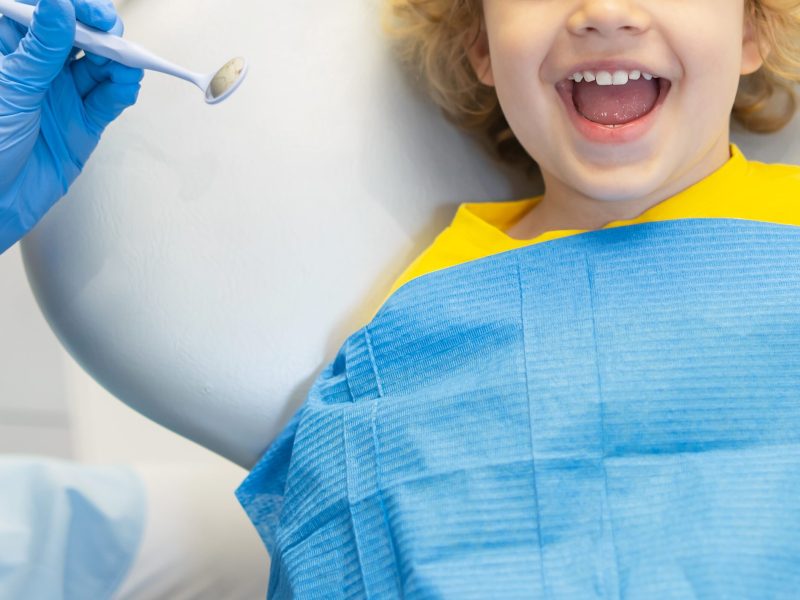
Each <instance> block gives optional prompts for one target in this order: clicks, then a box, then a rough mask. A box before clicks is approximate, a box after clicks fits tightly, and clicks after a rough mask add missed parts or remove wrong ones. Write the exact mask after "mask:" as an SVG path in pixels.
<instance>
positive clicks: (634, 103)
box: [556, 77, 672, 128]
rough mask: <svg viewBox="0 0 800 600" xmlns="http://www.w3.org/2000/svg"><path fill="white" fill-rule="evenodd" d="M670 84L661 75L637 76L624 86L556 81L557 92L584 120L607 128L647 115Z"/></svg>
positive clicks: (567, 80)
mask: <svg viewBox="0 0 800 600" xmlns="http://www.w3.org/2000/svg"><path fill="white" fill-rule="evenodd" d="M671 87H672V83H671V82H670V81H669V80H668V79H666V78H662V77H654V78H652V80H645V79H643V78H642V79H639V80H635V81H628V82H627V83H625V84H623V85H598V84H597V83H592V82H588V81H587V82H577V83H576V82H575V81H573V80H571V79H565V80H562V81H560V82H559V83H557V84H556V89H557V91H558V92H559V95H560V96H561V97H562V99H564V101H565V102H566V101H567V99H569V101H570V103H571V104H572V107H574V109H575V111H576V112H577V113H578V114H579V115H580V116H581V117H582V118H583V119H586V120H587V121H589V122H591V123H594V124H597V125H603V126H606V127H609V128H615V127H622V126H623V125H627V124H628V123H632V122H634V121H637V120H639V119H641V118H643V117H645V116H647V115H648V114H650V113H651V112H652V111H653V110H654V109H655V108H656V107H657V106H659V105H660V104H661V103H663V101H664V99H665V98H666V95H667V93H668V92H669V90H670V88H671Z"/></svg>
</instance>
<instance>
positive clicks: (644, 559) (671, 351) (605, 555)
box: [237, 219, 800, 600]
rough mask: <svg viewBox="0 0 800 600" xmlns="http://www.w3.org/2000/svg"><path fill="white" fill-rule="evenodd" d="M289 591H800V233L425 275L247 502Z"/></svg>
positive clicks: (401, 295) (658, 229)
mask: <svg viewBox="0 0 800 600" xmlns="http://www.w3.org/2000/svg"><path fill="white" fill-rule="evenodd" d="M237 494H238V497H239V499H240V501H241V502H242V504H243V506H244V507H245V509H246V510H247V512H248V514H249V515H250V518H251V519H252V521H253V523H254V524H255V525H256V527H257V528H258V530H259V532H260V534H261V536H262V538H263V539H264V542H265V543H266V545H267V548H268V550H269V552H270V554H271V557H272V566H271V576H270V584H269V597H270V598H302V599H309V598H326V599H334V598H381V599H383V598H387V599H388V598H414V599H416V598H454V599H469V598H476V599H477V598H481V599H485V598H504V599H517V598H519V599H523V598H524V599H526V600H529V599H531V598H576V599H587V598H642V599H655V598H658V599H668V598H681V599H683V598H687V599H689V598H692V599H693V598H713V599H718V598H758V599H762V598H771V599H775V598H787V599H788V598H792V599H796V598H798V597H800V228H799V227H795V226H788V225H778V224H771V223H762V222H755V221H747V220H742V219H683V220H674V221H662V222H651V223H643V224H637V225H631V226H625V227H618V228H611V229H605V230H597V231H591V232H586V233H582V234H579V235H574V236H569V237H566V238H561V239H557V240H552V241H549V242H545V243H541V244H536V245H533V246H527V247H524V248H520V249H517V250H512V251H509V252H504V253H502V254H496V255H493V256H489V257H486V258H483V259H480V260H475V261H472V262H468V263H465V264H461V265H458V266H455V267H450V268H447V269H444V270H441V271H436V272H433V273H430V274H427V275H424V276H422V277H419V278H417V279H414V280H412V281H410V282H409V283H407V284H406V285H404V286H403V287H401V288H400V289H399V290H398V291H397V292H396V293H395V294H393V295H392V296H391V297H390V298H389V300H388V301H387V302H386V304H385V305H384V306H383V307H382V308H381V310H380V311H379V313H378V314H377V315H376V316H375V318H374V319H373V320H372V321H371V322H370V323H369V324H368V325H366V326H365V327H363V328H362V329H360V330H359V331H357V332H355V333H354V334H353V335H351V336H350V337H349V338H348V339H347V341H346V342H345V343H344V345H343V346H342V348H341V350H340V352H339V353H338V355H337V356H336V358H335V360H333V361H332V362H331V363H330V364H329V365H328V366H327V368H326V369H325V370H324V372H323V373H322V374H321V375H320V376H319V378H318V379H317V381H316V382H315V384H314V386H313V388H312V389H311V391H310V393H309V396H308V399H307V400H306V402H305V404H304V405H303V406H302V407H301V409H300V410H299V411H298V412H297V414H296V415H295V416H294V418H293V420H292V421H291V422H290V423H289V425H288V426H287V427H286V429H285V430H284V431H283V433H282V434H281V435H280V437H279V438H278V439H277V440H276V441H275V442H274V443H273V445H272V446H271V447H270V449H269V450H268V451H267V453H266V454H265V455H264V457H263V459H262V460H261V461H260V462H259V464H258V465H257V466H256V467H255V469H254V470H253V471H252V473H251V474H250V475H249V477H248V478H247V479H246V480H245V482H244V483H243V484H242V486H241V487H240V488H239V490H238V491H237Z"/></svg>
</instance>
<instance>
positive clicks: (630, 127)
mask: <svg viewBox="0 0 800 600" xmlns="http://www.w3.org/2000/svg"><path fill="white" fill-rule="evenodd" d="M658 82H659V94H658V99H657V100H656V103H655V106H653V108H652V110H651V111H650V112H649V113H647V114H646V115H644V116H643V117H639V118H638V119H636V120H634V121H630V122H629V123H625V124H623V125H614V126H612V125H601V124H600V123H595V122H593V121H590V120H589V119H587V118H586V117H584V116H583V115H581V114H580V113H579V112H578V110H577V109H576V108H575V103H574V102H573V101H572V86H573V85H574V82H573V81H571V80H568V81H561V82H559V83H558V84H556V91H558V95H559V96H560V97H561V100H562V101H563V103H564V106H566V109H567V114H569V118H570V121H572V123H573V125H575V128H576V129H577V130H578V131H579V132H580V133H581V135H583V137H585V138H586V139H588V140H589V141H591V142H595V143H598V144H624V143H628V142H633V141H636V140H638V139H639V138H640V137H642V136H644V135H645V134H646V133H647V132H648V131H650V129H651V128H652V127H653V125H654V124H655V122H656V119H657V118H658V113H659V112H661V105H662V104H664V100H665V99H666V97H667V94H668V93H669V90H670V88H671V87H672V83H671V82H670V81H669V80H667V79H664V78H659V80H658Z"/></svg>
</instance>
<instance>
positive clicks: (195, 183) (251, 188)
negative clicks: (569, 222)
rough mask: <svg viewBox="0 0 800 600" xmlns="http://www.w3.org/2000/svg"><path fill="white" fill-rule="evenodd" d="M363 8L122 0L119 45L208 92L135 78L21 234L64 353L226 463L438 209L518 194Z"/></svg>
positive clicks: (362, 317) (439, 216)
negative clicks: (130, 96) (71, 177)
mask: <svg viewBox="0 0 800 600" xmlns="http://www.w3.org/2000/svg"><path fill="white" fill-rule="evenodd" d="M379 1H380V0H358V1H356V2H349V3H344V4H342V3H334V2H328V3H326V2H316V1H314V2H312V1H309V0H294V1H293V2H288V3H286V2H284V3H276V2H256V1H253V0H247V1H241V2H235V3H228V2H201V3H198V2H197V1H196V0H171V1H170V2H161V1H156V0H132V1H129V2H127V3H126V4H125V5H124V6H123V7H122V15H123V18H124V20H125V23H126V34H125V35H126V37H127V38H129V39H131V40H134V41H136V42H137V43H140V44H142V45H144V46H146V47H148V48H150V49H152V50H153V51H155V52H157V53H160V54H161V55H163V56H164V57H167V58H169V59H170V60H172V61H173V62H176V63H178V64H181V65H185V66H187V67H190V68H192V69H194V70H197V71H203V72H207V71H212V70H214V69H216V68H217V67H219V66H221V65H222V64H223V63H224V62H225V61H226V60H227V59H229V58H231V57H232V56H235V55H242V56H245V57H247V58H248V59H249V61H250V72H249V75H248V79H247V80H246V81H245V82H244V84H243V85H242V87H241V88H240V89H239V90H238V91H237V92H236V93H235V94H234V95H233V96H232V97H231V98H230V99H228V100H227V101H225V102H224V103H223V104H220V105H217V106H208V105H206V104H205V103H204V101H203V97H202V93H201V92H200V90H198V89H196V88H194V87H193V86H192V85H191V84H188V83H186V82H182V81H179V80H177V79H173V78H168V77H166V76H164V75H161V74H158V73H148V74H147V76H146V78H145V80H144V85H143V88H142V91H141V94H140V100H139V102H138V104H137V105H136V106H135V107H133V108H131V109H129V111H128V112H126V113H125V114H124V115H123V116H122V118H121V119H120V120H119V121H118V122H116V123H114V124H113V125H112V126H111V127H110V129H109V131H108V132H107V133H106V134H105V135H104V138H103V140H102V142H101V144H100V146H99V147H98V149H97V151H96V153H95V155H94V156H93V157H92V159H91V160H90V161H89V163H88V165H87V168H86V170H85V172H84V173H83V175H82V176H81V177H80V178H79V180H78V181H77V182H76V184H75V185H74V186H73V189H72V190H71V191H70V193H69V195H68V197H67V198H65V199H64V200H62V201H61V202H60V203H59V204H58V205H57V206H56V207H55V208H54V209H53V210H52V211H51V212H50V213H49V214H48V215H47V217H46V218H45V219H44V220H43V222H42V223H41V224H40V225H39V227H38V228H37V229H36V230H35V231H34V232H33V233H32V234H31V235H30V236H29V237H28V238H27V239H26V241H25V243H24V248H23V253H24V258H25V262H26V268H27V272H28V275H29V280H30V282H31V284H32V287H33V289H34V291H35V293H36V296H37V299H38V301H39V303H40V305H41V307H42V310H43V311H44V313H45V315H46V317H47V319H48V321H49V323H50V325H51V326H52V327H53V329H54V330H55V332H56V333H57V335H58V337H59V339H60V340H61V341H62V343H63V344H64V345H65V346H66V347H67V349H68V350H69V351H70V352H71V354H72V355H73V356H74V357H75V358H76V360H77V361H78V362H79V363H80V364H81V365H82V366H83V367H84V368H85V369H86V370H87V371H88V372H89V373H90V374H91V375H92V376H93V377H94V378H95V379H97V380H98V381H99V382H100V383H101V384H102V385H103V386H104V387H106V388H107V389H108V390H109V391H110V392H112V393H113V394H114V395H116V396H117V397H118V398H120V399H122V400H123V401H125V402H127V403H129V404H131V405H132V406H134V407H135V408H137V409H138V410H140V411H141V412H143V413H144V414H146V415H147V416H149V417H151V418H154V419H156V420H157V421H159V422H161V423H162V424H164V425H166V426H168V427H170V428H171V429H173V430H175V431H177V432H178V433H181V434H183V435H186V436H188V437H190V438H192V439H194V440H196V441H198V442H200V443H202V444H204V445H206V446H209V447H210V448H212V449H213V450H216V451H218V452H220V453H222V454H224V455H226V456H229V457H232V458H234V459H235V460H237V462H240V463H247V462H249V461H250V460H251V459H252V458H253V457H254V456H257V455H258V454H259V453H260V452H261V451H262V450H263V449H264V447H265V446H266V445H267V444H268V443H269V441H270V440H271V439H272V438H273V437H274V435H275V434H276V432H277V431H278V430H279V428H280V427H281V426H282V423H283V422H284V421H285V419H286V417H288V416H289V414H290V413H291V412H292V409H293V408H294V407H295V406H297V405H298V404H299V403H300V402H301V401H302V400H303V399H304V397H305V395H306V392H307V390H308V388H309V387H310V385H311V383H312V381H313V379H314V377H315V375H316V374H317V373H318V372H319V370H321V368H322V367H323V366H324V364H325V363H326V362H327V361H328V360H330V359H331V358H332V357H333V356H334V355H335V353H336V350H337V349H338V347H339V345H340V344H341V343H342V341H343V340H344V339H345V338H346V337H347V335H348V334H349V333H351V332H352V331H354V330H355V329H357V328H358V327H360V326H361V325H363V324H365V323H366V322H367V321H368V319H369V317H370V316H371V314H372V313H373V312H374V311H375V310H376V309H377V308H378V306H379V304H380V303H381V301H382V300H383V298H384V296H385V295H386V293H387V292H388V289H389V287H390V285H391V283H392V282H393V281H394V279H395V278H396V277H397V276H398V275H399V274H400V273H401V271H402V270H403V269H404V267H405V266H406V265H407V264H408V263H409V262H410V261H411V260H412V259H413V258H414V257H415V256H416V255H417V254H418V253H419V252H420V251H421V250H422V249H423V248H424V247H425V246H426V245H428V244H429V243H430V242H431V241H432V240H433V238H434V236H435V235H436V234H437V233H438V232H439V231H440V230H441V229H443V228H444V227H445V226H446V225H447V223H448V222H449V220H450V218H451V217H452V214H453V212H454V209H455V207H456V205H457V204H459V203H461V202H468V201H480V200H498V199H509V198H512V197H517V196H520V195H525V194H533V193H537V192H538V190H535V189H533V190H528V189H526V188H525V185H526V184H525V182H524V179H523V178H522V177H519V176H516V175H515V174H513V173H512V172H511V171H510V170H508V169H505V170H503V169H500V168H499V167H498V165H497V164H496V163H494V162H493V161H491V160H490V159H488V158H487V157H486V156H485V154H484V152H483V150H482V149H481V148H480V147H479V145H478V144H477V143H475V141H474V140H471V139H469V138H468V137H467V136H464V135H463V134H461V133H460V132H459V131H457V130H456V129H455V128H454V127H453V126H452V125H451V124H449V123H447V122H446V121H445V120H444V118H443V117H442V116H441V115H440V114H439V112H438V110H437V109H436V108H435V107H434V106H432V104H431V103H430V102H429V101H428V100H427V99H426V98H425V97H424V95H423V94H422V93H421V92H419V91H418V90H416V89H415V86H414V85H413V81H412V80H411V79H410V78H409V77H408V76H407V75H406V74H404V73H403V72H402V71H401V70H400V69H399V68H398V67H397V66H396V63H395V61H394V59H393V58H392V56H391V54H390V51H389V48H388V43H387V42H386V40H385V39H384V38H383V37H382V35H381V31H380V26H379V18H378V8H379Z"/></svg>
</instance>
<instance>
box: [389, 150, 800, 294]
mask: <svg viewBox="0 0 800 600" xmlns="http://www.w3.org/2000/svg"><path fill="white" fill-rule="evenodd" d="M730 154H731V157H730V159H729V160H728V162H726V163H725V164H724V165H722V167H720V168H719V169H717V170H716V171H714V172H713V173H712V174H711V175H709V176H708V177H706V178H705V179H702V180H701V181H698V182H697V183H696V184H694V185H693V186H691V187H689V188H687V189H685V190H683V191H682V192H680V193H678V194H677V195H675V196H672V197H671V198H668V199H666V200H663V201H662V202H660V203H658V204H656V205H654V206H651V207H650V208H649V209H647V210H646V211H645V212H643V213H642V214H641V215H639V216H638V217H636V218H635V219H630V220H625V221H612V222H610V223H607V224H606V225H604V226H603V227H601V228H600V229H610V228H612V227H623V226H625V225H635V224H637V223H648V222H653V221H669V220H674V219H691V218H703V217H705V218H716V219H720V218H722V219H746V220H750V221H766V222H770V223H781V224H786V225H800V166H795V165H784V164H765V163H762V162H758V161H751V160H747V158H745V156H744V154H742V151H741V150H739V148H738V146H736V144H730ZM541 199H542V196H541V195H540V196H536V197H533V198H526V199H524V200H512V201H508V202H476V203H467V204H461V205H460V206H459V207H458V210H457V211H456V215H455V217H454V218H453V221H452V223H451V224H450V226H449V227H447V228H446V229H445V230H444V231H442V233H440V234H439V235H438V236H437V237H436V239H435V240H434V241H433V243H432V244H431V245H430V246H428V248H427V249H426V250H425V251H424V252H423V253H422V254H420V256H418V257H417V258H416V260H414V262H412V263H411V264H410V265H409V266H408V268H406V270H405V271H404V272H403V273H402V275H400V277H399V278H398V279H397V280H396V281H395V283H394V285H393V286H392V287H391V290H390V292H389V294H388V295H387V298H388V297H389V296H391V295H392V294H393V293H394V292H395V291H396V290H397V289H398V288H399V287H400V286H402V285H403V284H404V283H406V282H408V281H411V280H412V279H414V278H416V277H420V276H421V275H425V274H426V273H430V272H432V271H438V270H439V269H445V268H447V267H452V266H454V265H458V264H461V263H464V262H467V261H470V260H476V259H478V258H483V257H486V256H490V255H492V254H498V253H500V252H505V251H507V250H513V249H516V248H522V247H524V246H530V245H533V244H539V243H541V242H546V241H549V240H554V239H557V238H562V237H567V236H570V235H575V234H578V233H584V232H586V231H588V230H586V229H559V230H554V231H546V232H545V233H542V234H540V235H538V236H536V237H535V238H532V239H529V240H520V239H515V238H512V237H510V236H508V235H507V234H506V233H505V231H506V230H507V229H508V228H509V227H511V226H512V225H513V224H514V223H516V222H517V221H518V220H519V219H520V218H522V216H523V215H524V214H525V213H527V212H528V211H529V210H530V209H531V208H533V206H534V205H535V204H536V203H537V202H539V201H540V200H541Z"/></svg>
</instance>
